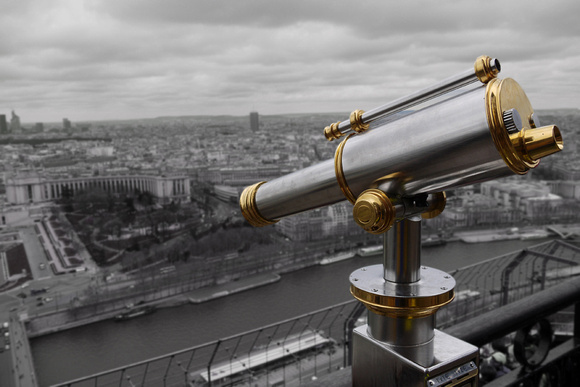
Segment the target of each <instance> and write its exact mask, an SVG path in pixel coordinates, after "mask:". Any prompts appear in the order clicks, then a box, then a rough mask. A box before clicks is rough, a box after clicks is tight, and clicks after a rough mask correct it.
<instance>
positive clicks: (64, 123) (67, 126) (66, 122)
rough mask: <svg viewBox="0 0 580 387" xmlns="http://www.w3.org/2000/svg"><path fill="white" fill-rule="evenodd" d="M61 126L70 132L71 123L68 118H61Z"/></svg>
mask: <svg viewBox="0 0 580 387" xmlns="http://www.w3.org/2000/svg"><path fill="white" fill-rule="evenodd" d="M62 128H63V130H64V131H65V132H70V131H71V128H72V127H71V123H70V120H69V119H68V118H63V119H62Z"/></svg>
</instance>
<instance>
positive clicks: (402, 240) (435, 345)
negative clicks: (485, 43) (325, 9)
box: [240, 56, 563, 387]
mask: <svg viewBox="0 0 580 387" xmlns="http://www.w3.org/2000/svg"><path fill="white" fill-rule="evenodd" d="M500 69H501V67H500V63H499V61H498V60H496V59H492V58H490V57H487V56H481V57H479V58H477V60H476V61H475V64H474V68H473V69H470V70H468V71H465V72H463V73H461V74H458V75H456V76H453V77H450V78H447V79H446V80H444V81H442V82H440V83H438V84H435V85H433V86H431V87H428V88H426V89H423V90H420V91H418V92H416V93H413V94H411V95H409V96H407V97H404V98H401V99H398V100H396V101H393V102H391V103H389V104H387V105H384V106H381V107H379V108H376V109H373V110H371V111H368V112H364V111H362V110H355V111H354V112H352V113H351V115H350V119H349V120H348V121H345V122H337V123H334V124H331V125H329V126H328V127H326V128H325V129H324V135H325V137H326V138H327V139H328V140H330V141H332V140H335V139H338V138H341V137H343V136H345V138H344V140H343V141H342V142H341V143H340V144H339V145H338V147H337V148H336V152H335V156H334V159H333V160H332V159H331V160H327V161H324V162H322V163H319V164H317V165H313V166H310V167H308V168H305V169H302V170H299V171H296V172H294V173H291V174H289V175H286V176H282V177H280V178H277V179H275V180H272V181H269V182H260V183H257V184H254V185H252V186H250V187H247V188H246V189H245V190H244V191H243V193H242V195H241V197H240V207H241V210H242V214H243V215H244V217H245V218H246V220H247V221H248V222H249V223H250V224H252V225H254V226H265V225H269V224H272V223H275V222H277V221H278V220H279V219H280V218H283V217H286V216H289V215H293V214H296V213H299V212H303V211H307V210H311V209H315V208H319V207H322V206H326V205H330V204H334V203H337V202H339V201H342V200H344V199H345V198H346V199H347V200H349V201H350V202H351V203H352V204H353V205H354V207H353V217H354V220H355V222H356V223H357V224H358V225H359V226H361V227H362V228H363V229H364V230H366V231H367V232H370V233H373V234H384V235H385V237H384V245H385V246H384V262H383V264H382V265H373V266H369V267H364V268H361V269H359V270H356V271H355V272H353V273H352V274H351V276H350V282H351V293H352V294H353V296H354V297H355V298H357V299H358V300H359V301H361V302H362V303H363V304H364V305H365V306H366V307H367V309H368V310H369V311H370V313H369V314H368V324H367V325H364V326H362V327H358V328H356V329H355V331H354V334H353V363H352V373H353V384H354V385H359V386H369V385H389V386H405V387H408V386H429V387H438V386H451V385H453V386H460V387H465V386H476V385H477V374H478V364H479V355H478V350H477V348H476V347H474V346H472V345H470V344H468V343H465V342H462V341H460V340H458V339H456V338H454V337H452V336H449V335H446V334H444V333H443V332H440V331H438V330H436V329H435V313H436V312H437V310H438V309H439V308H440V307H442V306H444V305H446V304H447V303H449V302H451V301H452V300H453V298H454V287H455V281H454V279H453V278H452V277H451V276H449V275H448V274H446V273H444V272H442V271H439V270H437V269H433V268H428V267H425V266H422V265H421V223H420V221H421V219H422V218H432V217H435V216H437V215H439V214H440V213H441V212H442V211H443V210H444V208H445V201H446V199H445V193H444V190H446V189H453V188H456V187H459V186H462V185H467V184H473V183H478V182H483V181H486V180H491V179H495V178H499V177H504V176H508V175H512V174H514V173H515V174H520V175H523V174H525V173H527V172H528V170H530V169H531V168H534V167H536V166H537V165H538V163H539V162H540V159H541V158H543V157H545V156H548V155H550V154H552V153H555V152H558V151H560V150H562V148H563V141H562V136H561V134H560V130H559V129H558V127H556V126H555V125H548V126H541V125H540V123H539V119H538V117H537V114H536V113H535V112H534V110H533V109H532V106H531V104H530V102H529V100H528V98H527V96H526V94H525V93H524V91H523V90H522V88H521V87H520V86H519V85H518V84H517V83H516V82H515V81H514V80H512V79H510V78H506V79H503V80H502V79H498V78H497V74H498V73H499V72H500ZM427 102H429V103H427ZM411 108H414V110H411ZM395 113H400V114H395Z"/></svg>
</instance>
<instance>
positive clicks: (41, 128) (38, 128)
mask: <svg viewBox="0 0 580 387" xmlns="http://www.w3.org/2000/svg"><path fill="white" fill-rule="evenodd" d="M34 130H35V131H36V132H38V133H42V132H44V124H43V123H42V122H37V123H36V125H35V126H34Z"/></svg>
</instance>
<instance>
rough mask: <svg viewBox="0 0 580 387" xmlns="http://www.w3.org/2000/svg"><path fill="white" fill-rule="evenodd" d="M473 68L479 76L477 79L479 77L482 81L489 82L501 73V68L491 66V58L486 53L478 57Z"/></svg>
mask: <svg viewBox="0 0 580 387" xmlns="http://www.w3.org/2000/svg"><path fill="white" fill-rule="evenodd" d="M496 63H499V62H496ZM473 68H474V70H475V76H477V79H479V80H480V81H481V83H487V82H489V81H491V80H492V79H494V78H495V77H497V74H499V69H498V68H492V67H491V58H490V57H489V56H486V55H482V56H480V57H479V58H477V59H476V60H475V63H474V64H473Z"/></svg>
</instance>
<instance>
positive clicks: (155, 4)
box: [0, 0, 580, 123]
mask: <svg viewBox="0 0 580 387" xmlns="http://www.w3.org/2000/svg"><path fill="white" fill-rule="evenodd" d="M579 11H580V4H578V3H577V2H573V1H570V0H566V1H564V0H562V1H556V2H555V3H554V2H552V3H549V4H548V3H545V4H534V6H530V5H529V3H524V2H523V1H514V2H510V3H507V4H504V3H503V2H500V1H490V2H487V3H486V8H485V9H484V10H482V9H481V8H480V7H479V8H476V6H475V5H474V4H464V3H458V2H454V1H445V2H443V3H442V2H438V3H437V4H436V5H434V4H433V3H431V2H429V3H427V2H424V1H415V2H409V3H405V4H388V3H386V2H365V3H361V4H357V5H356V6H355V7H353V5H352V3H347V2H332V3H331V2H326V1H323V2H317V3H315V4H312V3H310V2H309V3H306V2H292V3H287V2H267V1H249V2H243V3H242V2H236V3H220V4H218V5H216V3H215V2H207V3H206V2H201V1H189V2H179V1H171V2H167V1H163V2H162V1H158V0H150V1H143V2H140V4H139V7H138V8H137V7H134V6H132V5H131V4H130V3H126V2H113V1H83V2H78V1H70V0H62V1H56V2H51V3H50V4H43V5H38V4H34V5H33V3H29V2H16V1H11V2H8V4H5V5H4V6H3V12H2V14H1V15H0V28H1V29H2V31H3V32H4V33H5V34H6V35H8V34H9V35H10V36H11V39H10V40H7V41H5V42H3V43H2V48H1V50H0V63H1V64H2V68H3V69H4V72H3V74H2V75H1V77H2V81H3V82H2V83H3V93H2V96H0V114H6V115H8V114H9V113H10V111H11V110H15V111H16V112H17V113H18V114H19V115H20V116H21V117H22V119H23V122H25V123H34V122H62V118H63V117H68V118H69V119H70V120H71V121H72V122H82V121H100V120H113V119H138V118H152V117H158V116H181V115H221V114H225V115H236V116H242V115H247V114H248V113H249V112H250V111H258V112H260V114H264V115H269V114H289V113H311V112H318V113H324V112H345V113H348V112H350V111H352V110H354V109H357V108H360V109H364V110H369V109H372V108H374V107H376V106H380V105H382V104H384V103H387V102H389V101H391V100H393V99H396V98H399V97H401V96H404V95H406V94H409V93H412V92H414V91H416V90H418V89H420V88H422V87H425V86H429V85H430V84H432V83H434V82H437V81H440V80H442V79H444V78H447V77H448V76H451V75H454V74H456V73H458V72H462V71H464V70H466V69H468V68H470V67H471V66H472V64H473V62H474V60H475V58H476V57H478V56H479V55H482V54H485V55H489V56H492V57H496V58H498V59H499V60H500V61H501V63H502V73H501V75H500V76H501V77H502V78H505V77H512V78H514V79H515V80H516V81H518V82H519V83H520V84H521V85H522V87H523V89H524V90H525V91H526V93H527V94H528V96H529V98H530V100H531V102H532V104H533V106H534V107H535V108H536V109H557V108H578V107H580V106H579V105H578V102H577V101H579V100H580V95H579V94H580V91H579V90H580V87H579V86H580V75H578V74H577V71H576V63H578V59H579V58H580V27H579V26H578V24H577V22H576V20H575V18H576V15H578V13H579Z"/></svg>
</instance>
